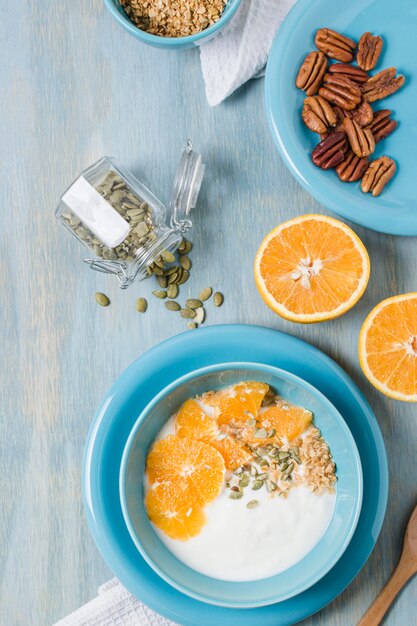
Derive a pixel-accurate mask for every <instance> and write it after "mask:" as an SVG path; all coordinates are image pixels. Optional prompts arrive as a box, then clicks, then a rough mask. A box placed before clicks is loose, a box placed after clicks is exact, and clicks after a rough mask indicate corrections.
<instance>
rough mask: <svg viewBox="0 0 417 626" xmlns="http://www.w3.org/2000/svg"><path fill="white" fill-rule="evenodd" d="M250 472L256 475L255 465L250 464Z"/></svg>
mask: <svg viewBox="0 0 417 626" xmlns="http://www.w3.org/2000/svg"><path fill="white" fill-rule="evenodd" d="M250 474H251V476H257V475H258V470H257V469H256V467H255V466H254V465H252V466H251V468H250Z"/></svg>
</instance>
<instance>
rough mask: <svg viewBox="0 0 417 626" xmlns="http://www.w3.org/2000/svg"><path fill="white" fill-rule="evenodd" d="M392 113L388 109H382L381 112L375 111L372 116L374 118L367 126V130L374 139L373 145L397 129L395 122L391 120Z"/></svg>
mask: <svg viewBox="0 0 417 626" xmlns="http://www.w3.org/2000/svg"><path fill="white" fill-rule="evenodd" d="M391 113H392V111H390V110H389V109H382V110H381V111H376V113H375V114H374V118H373V120H372V122H371V124H370V125H369V128H370V129H371V130H372V134H373V136H374V139H375V143H378V142H379V141H381V140H382V139H385V137H388V135H390V134H391V133H393V132H394V130H395V129H396V128H397V126H398V124H397V122H396V121H395V120H392V119H391V117H390V115H391Z"/></svg>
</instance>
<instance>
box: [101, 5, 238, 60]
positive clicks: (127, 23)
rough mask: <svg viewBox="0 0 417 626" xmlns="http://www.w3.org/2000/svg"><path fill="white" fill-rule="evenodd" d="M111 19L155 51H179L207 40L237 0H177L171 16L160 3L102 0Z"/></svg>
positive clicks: (223, 23) (228, 16)
mask: <svg viewBox="0 0 417 626" xmlns="http://www.w3.org/2000/svg"><path fill="white" fill-rule="evenodd" d="M104 4H105V5H106V7H107V8H108V10H109V11H110V13H111V15H112V16H113V18H114V19H115V20H116V21H117V22H118V23H119V24H120V25H121V26H123V28H124V29H125V30H127V31H128V32H129V33H130V34H131V35H133V36H134V37H136V39H139V40H140V41H142V42H143V43H146V44H148V45H150V46H155V47H157V48H164V49H170V50H180V49H183V48H192V47H194V46H198V45H200V44H202V43H206V42H207V41H210V39H212V38H213V37H214V36H215V35H217V34H218V33H219V31H220V30H221V29H222V28H223V27H224V26H226V24H228V23H229V22H230V20H231V19H232V17H233V16H234V14H235V13H236V11H237V9H238V8H239V5H240V0H201V1H200V2H199V3H198V5H197V4H196V3H194V2H191V1H190V0H178V2H177V10H176V15H174V16H171V15H170V14H169V11H171V10H172V11H174V7H172V6H171V5H170V9H168V8H167V9H166V10H165V7H166V4H165V3H164V1H163V0H149V2H147V3H145V4H146V5H147V6H146V7H144V3H143V2H142V0H104Z"/></svg>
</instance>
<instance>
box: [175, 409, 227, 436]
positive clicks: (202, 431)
mask: <svg viewBox="0 0 417 626" xmlns="http://www.w3.org/2000/svg"><path fill="white" fill-rule="evenodd" d="M175 432H176V434H177V435H178V436H179V437H192V438H193V439H198V440H199V441H206V442H210V440H211V439H213V438H214V437H216V436H217V434H218V426H217V423H216V421H215V420H214V419H212V418H211V417H210V416H209V415H207V413H206V412H205V411H204V410H203V409H202V408H201V406H200V405H199V404H198V402H196V400H192V399H190V400H187V401H186V402H184V404H183V405H182V407H181V408H180V410H179V411H178V413H177V415H176V418H175Z"/></svg>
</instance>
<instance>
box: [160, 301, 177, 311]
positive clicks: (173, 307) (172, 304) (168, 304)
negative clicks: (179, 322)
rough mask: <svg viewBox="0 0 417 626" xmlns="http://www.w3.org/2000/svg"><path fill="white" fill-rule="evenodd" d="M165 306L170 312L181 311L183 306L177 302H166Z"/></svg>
mask: <svg viewBox="0 0 417 626" xmlns="http://www.w3.org/2000/svg"><path fill="white" fill-rule="evenodd" d="M164 304H165V308H166V309H168V311H181V306H180V305H179V304H178V302H175V300H168V302H165V303H164Z"/></svg>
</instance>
